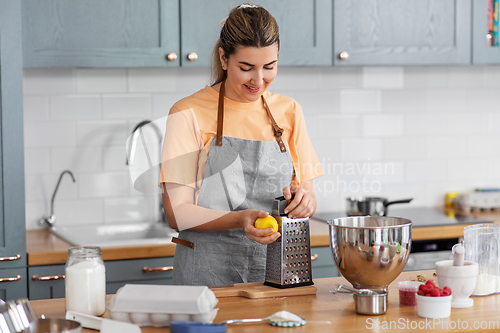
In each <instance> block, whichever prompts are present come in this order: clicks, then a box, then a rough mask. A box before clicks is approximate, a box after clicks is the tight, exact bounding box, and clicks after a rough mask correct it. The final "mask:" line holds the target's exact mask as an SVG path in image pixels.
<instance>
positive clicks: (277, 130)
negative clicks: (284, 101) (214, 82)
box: [215, 80, 286, 153]
mask: <svg viewBox="0 0 500 333" xmlns="http://www.w3.org/2000/svg"><path fill="white" fill-rule="evenodd" d="M225 83H226V80H224V81H222V82H221V85H220V88H219V104H218V108H217V136H216V142H215V144H216V145H217V146H222V129H223V123H224V92H225V88H224V86H225ZM261 97H262V103H263V104H264V109H266V112H267V116H268V117H269V120H270V121H271V124H272V126H273V132H274V137H275V138H276V141H277V142H278V145H279V146H280V150H281V152H282V153H285V152H286V146H285V143H284V142H283V139H282V136H283V129H282V128H281V127H279V126H278V124H277V123H276V120H274V117H273V115H272V114H271V110H270V109H269V106H268V105H267V102H266V99H265V98H264V95H262V96H261Z"/></svg>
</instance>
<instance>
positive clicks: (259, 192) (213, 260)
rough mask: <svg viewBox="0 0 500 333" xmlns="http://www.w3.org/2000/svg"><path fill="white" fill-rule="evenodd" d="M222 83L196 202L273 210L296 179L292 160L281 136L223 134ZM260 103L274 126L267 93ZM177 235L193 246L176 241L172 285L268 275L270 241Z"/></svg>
mask: <svg viewBox="0 0 500 333" xmlns="http://www.w3.org/2000/svg"><path fill="white" fill-rule="evenodd" d="M223 86H224V83H223V84H222V85H221V91H220V95H221V97H222V98H219V117H218V126H220V133H219V128H218V136H217V138H216V139H214V140H213V141H212V144H211V146H210V151H209V155H208V159H207V165H206V168H205V175H204V179H203V183H202V186H201V189H200V194H199V196H198V205H199V206H201V207H205V208H209V209H216V210H226V211H238V210H244V209H256V210H263V211H267V212H269V213H271V210H272V203H273V200H274V198H276V197H279V196H281V195H283V193H282V189H283V188H284V187H286V186H290V185H291V183H292V176H293V164H292V159H291V157H290V154H289V152H288V149H286V148H284V147H285V146H284V144H283V142H282V141H281V140H278V137H277V141H278V142H275V141H254V140H244V139H238V138H232V137H226V136H222V117H221V116H220V114H221V113H223V96H224V88H223ZM221 99H222V102H221ZM262 101H263V103H264V107H265V108H266V110H267V111H268V114H269V116H270V119H271V122H272V123H273V127H274V125H275V122H274V119H272V115H271V114H270V112H269V108H268V107H267V104H266V102H265V100H264V97H262ZM221 104H222V106H221ZM221 109H222V111H221ZM276 127H277V125H276ZM278 128H279V127H278ZM281 132H282V130H281ZM281 132H280V133H279V134H280V139H281ZM275 134H276V131H275ZM178 237H179V238H180V239H181V240H184V241H187V242H190V243H193V244H194V246H193V247H192V248H191V247H188V246H184V245H180V244H182V243H185V242H181V243H178V245H177V247H176V249H175V257H174V284H182V285H204V286H209V287H211V286H221V285H232V284H235V283H246V282H257V281H264V279H265V270H266V245H262V244H259V243H257V242H255V241H253V240H250V239H249V238H247V236H246V234H245V231H244V230H243V228H237V229H229V230H222V231H211V232H196V231H191V230H182V231H181V232H179V236H178Z"/></svg>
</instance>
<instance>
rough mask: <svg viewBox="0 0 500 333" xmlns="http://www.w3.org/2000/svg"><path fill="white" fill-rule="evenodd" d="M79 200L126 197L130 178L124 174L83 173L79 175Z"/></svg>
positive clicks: (129, 186)
mask: <svg viewBox="0 0 500 333" xmlns="http://www.w3.org/2000/svg"><path fill="white" fill-rule="evenodd" d="M80 179H81V181H80V186H79V192H78V194H79V197H80V198H106V197H126V196H128V195H129V192H130V188H131V184H130V176H129V175H128V174H127V173H124V172H101V173H84V174H81V175H80Z"/></svg>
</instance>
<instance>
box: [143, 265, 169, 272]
mask: <svg viewBox="0 0 500 333" xmlns="http://www.w3.org/2000/svg"><path fill="white" fill-rule="evenodd" d="M173 270H174V266H165V267H153V268H147V267H146V266H144V267H143V268H142V271H143V272H144V273H147V272H168V271H173Z"/></svg>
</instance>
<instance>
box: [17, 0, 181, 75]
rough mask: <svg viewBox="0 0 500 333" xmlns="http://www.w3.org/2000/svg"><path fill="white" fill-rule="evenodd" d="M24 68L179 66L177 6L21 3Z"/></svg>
mask: <svg viewBox="0 0 500 333" xmlns="http://www.w3.org/2000/svg"><path fill="white" fill-rule="evenodd" d="M22 10H23V46H24V50H23V51H24V66H25V67H165V66H179V60H178V59H177V55H178V54H179V52H180V48H179V1H177V0H106V1H102V0H86V1H78V0H69V1H68V0H22Z"/></svg>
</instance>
